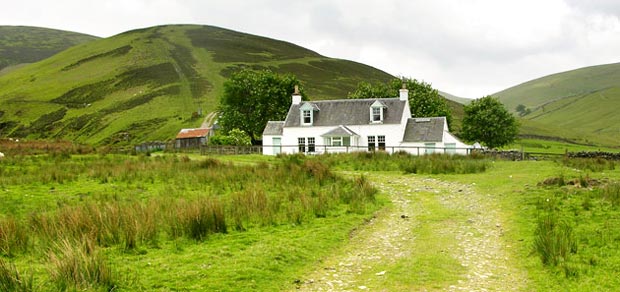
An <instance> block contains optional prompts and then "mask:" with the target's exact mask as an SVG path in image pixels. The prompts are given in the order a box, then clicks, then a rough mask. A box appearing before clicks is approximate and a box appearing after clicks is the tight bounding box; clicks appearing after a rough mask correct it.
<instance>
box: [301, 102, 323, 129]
mask: <svg viewBox="0 0 620 292" xmlns="http://www.w3.org/2000/svg"><path fill="white" fill-rule="evenodd" d="M318 110H319V109H318V107H317V106H316V105H314V104H312V103H309V102H304V103H303V104H302V105H301V106H300V107H299V117H300V123H301V125H302V126H312V124H313V123H314V112H315V111H318Z"/></svg>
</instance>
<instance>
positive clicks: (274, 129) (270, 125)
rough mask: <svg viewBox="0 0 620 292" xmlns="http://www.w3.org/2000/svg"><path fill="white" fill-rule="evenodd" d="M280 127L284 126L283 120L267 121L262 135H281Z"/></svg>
mask: <svg viewBox="0 0 620 292" xmlns="http://www.w3.org/2000/svg"><path fill="white" fill-rule="evenodd" d="M282 128H284V122H281V121H277V122H276V121H268V122H267V126H265V130H263V135H272V136H281V135H282Z"/></svg>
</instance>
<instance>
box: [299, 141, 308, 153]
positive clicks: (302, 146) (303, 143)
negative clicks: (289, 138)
mask: <svg viewBox="0 0 620 292" xmlns="http://www.w3.org/2000/svg"><path fill="white" fill-rule="evenodd" d="M297 144H298V145H299V153H305V152H306V138H297Z"/></svg>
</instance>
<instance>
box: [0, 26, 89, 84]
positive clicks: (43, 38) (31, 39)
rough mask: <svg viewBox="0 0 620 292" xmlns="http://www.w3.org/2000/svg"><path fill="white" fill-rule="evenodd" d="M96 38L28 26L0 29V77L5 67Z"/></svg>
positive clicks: (1, 27) (30, 61)
mask: <svg viewBox="0 0 620 292" xmlns="http://www.w3.org/2000/svg"><path fill="white" fill-rule="evenodd" d="M96 39H97V37H94V36H91V35H85V34H80V33H75V32H68V31H62V30H56V29H49V28H41V27H29V26H0V74H2V72H7V71H9V70H8V69H9V68H8V67H11V66H15V65H19V64H23V63H34V62H37V61H40V60H43V59H45V58H49V57H51V56H52V55H54V54H56V53H58V52H60V51H64V50H66V49H67V48H70V47H72V46H75V45H78V44H82V43H86V42H90V41H93V40H96Z"/></svg>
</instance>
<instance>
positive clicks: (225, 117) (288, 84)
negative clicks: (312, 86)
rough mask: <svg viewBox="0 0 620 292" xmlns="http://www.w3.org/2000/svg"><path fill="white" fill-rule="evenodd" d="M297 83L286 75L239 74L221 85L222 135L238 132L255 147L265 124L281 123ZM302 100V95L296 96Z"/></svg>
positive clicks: (268, 73) (250, 72)
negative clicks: (233, 130)
mask: <svg viewBox="0 0 620 292" xmlns="http://www.w3.org/2000/svg"><path fill="white" fill-rule="evenodd" d="M299 84H300V82H299V80H298V79H297V78H296V77H295V76H293V75H290V74H287V75H280V74H276V73H274V72H271V71H268V70H264V71H251V70H242V71H239V72H236V73H233V74H232V75H231V77H230V79H228V80H227V81H226V82H225V83H224V94H223V96H222V99H221V105H220V112H222V114H221V116H220V118H219V123H220V125H221V126H222V128H223V130H224V132H225V133H229V132H230V131H231V130H232V129H239V130H241V131H243V132H245V133H247V134H248V135H249V136H250V138H251V139H252V144H256V143H257V141H258V140H260V139H261V134H262V132H263V129H264V128H265V125H267V121H283V120H284V119H285V118H286V114H287V112H288V109H289V107H290V105H291V94H292V93H293V92H294V88H295V85H299ZM300 93H301V95H302V98H303V99H305V94H304V92H303V91H301V92H300Z"/></svg>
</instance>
